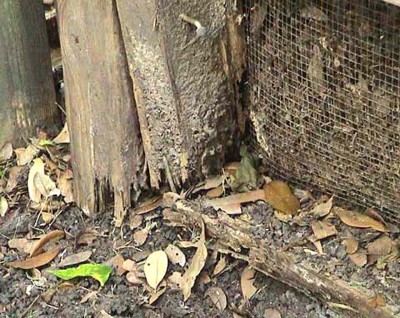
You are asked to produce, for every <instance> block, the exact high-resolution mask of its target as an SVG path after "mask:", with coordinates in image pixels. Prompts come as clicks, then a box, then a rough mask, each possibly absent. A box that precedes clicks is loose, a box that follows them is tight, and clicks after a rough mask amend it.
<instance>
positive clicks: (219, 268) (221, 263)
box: [212, 256, 226, 277]
mask: <svg viewBox="0 0 400 318" xmlns="http://www.w3.org/2000/svg"><path fill="white" fill-rule="evenodd" d="M225 267H226V257H225V256H222V257H221V258H220V259H219V261H218V263H217V265H215V267H214V271H213V274H212V276H214V277H215V276H217V275H218V274H219V273H221V272H222V271H223V270H224V269H225Z"/></svg>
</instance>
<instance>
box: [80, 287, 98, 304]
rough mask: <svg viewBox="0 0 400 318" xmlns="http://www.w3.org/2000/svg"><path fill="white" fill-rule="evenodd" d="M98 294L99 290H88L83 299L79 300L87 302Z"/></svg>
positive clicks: (81, 302)
mask: <svg viewBox="0 0 400 318" xmlns="http://www.w3.org/2000/svg"><path fill="white" fill-rule="evenodd" d="M97 294H98V291H97V290H93V291H91V292H88V293H87V294H86V295H85V296H83V297H82V299H81V301H80V302H79V303H80V304H84V303H86V302H87V301H88V300H89V299H90V298H93V297H96V296H97Z"/></svg>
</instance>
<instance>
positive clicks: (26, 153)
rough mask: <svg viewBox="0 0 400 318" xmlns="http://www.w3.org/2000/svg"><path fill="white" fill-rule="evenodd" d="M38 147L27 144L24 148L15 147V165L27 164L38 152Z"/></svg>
mask: <svg viewBox="0 0 400 318" xmlns="http://www.w3.org/2000/svg"><path fill="white" fill-rule="evenodd" d="M39 151H40V150H39V149H38V148H36V147H35V146H33V145H29V146H28V147H26V148H18V149H15V150H14V152H15V155H16V156H17V165H18V166H25V165H27V164H29V163H30V162H31V161H32V160H33V158H35V157H36V156H37V155H38V154H39Z"/></svg>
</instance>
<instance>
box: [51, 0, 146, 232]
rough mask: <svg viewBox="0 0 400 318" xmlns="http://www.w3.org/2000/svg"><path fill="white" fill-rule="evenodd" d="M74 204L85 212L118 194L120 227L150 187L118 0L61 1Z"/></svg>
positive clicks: (91, 211) (99, 206) (117, 211)
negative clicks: (142, 191) (141, 193)
mask: <svg viewBox="0 0 400 318" xmlns="http://www.w3.org/2000/svg"><path fill="white" fill-rule="evenodd" d="M58 12H59V26H60V37H61V48H62V55H63V61H64V80H65V94H66V96H65V97H66V107H67V117H68V124H69V127H70V134H71V148H72V160H73V168H74V181H75V189H76V200H77V203H78V205H79V206H80V207H81V208H83V210H84V211H85V212H86V213H87V214H92V213H93V212H95V211H98V210H101V209H104V207H105V203H106V202H107V197H108V193H109V190H110V189H111V191H112V192H113V194H114V205H115V217H116V221H117V226H120V225H121V224H120V222H121V221H122V219H123V215H124V211H125V210H126V208H127V207H128V206H130V204H131V194H132V193H131V190H132V189H133V190H134V191H136V192H137V191H139V188H145V187H146V171H145V164H144V155H143V147H142V142H141V138H140V131H139V125H138V118H137V113H136V108H135V102H134V97H133V85H132V81H131V78H130V76H129V72H128V65H127V61H126V56H125V49H124V44H123V42H122V38H121V30H120V25H119V21H118V15H117V11H116V8H115V1H112V0H93V1H80V0H67V1H66V0H62V1H58Z"/></svg>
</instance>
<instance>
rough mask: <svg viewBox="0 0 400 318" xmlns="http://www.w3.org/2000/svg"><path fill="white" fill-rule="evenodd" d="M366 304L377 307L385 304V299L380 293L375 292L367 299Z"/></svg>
mask: <svg viewBox="0 0 400 318" xmlns="http://www.w3.org/2000/svg"><path fill="white" fill-rule="evenodd" d="M368 305H369V306H371V307H373V308H377V307H383V306H385V300H384V299H383V297H382V296H381V295H380V294H375V296H374V297H372V298H370V299H368Z"/></svg>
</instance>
